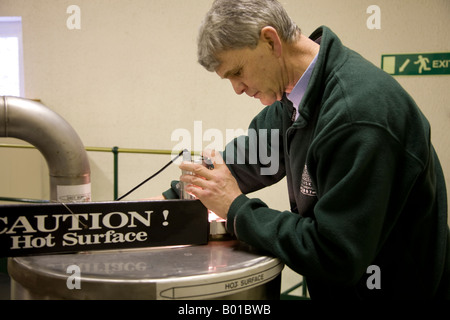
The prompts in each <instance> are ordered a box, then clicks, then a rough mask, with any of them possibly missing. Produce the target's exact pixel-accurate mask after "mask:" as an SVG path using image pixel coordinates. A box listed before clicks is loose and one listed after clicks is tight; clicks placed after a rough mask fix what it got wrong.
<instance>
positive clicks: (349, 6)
mask: <svg viewBox="0 0 450 320" xmlns="http://www.w3.org/2000/svg"><path fill="white" fill-rule="evenodd" d="M211 2H212V1H211V0H190V1H182V0H127V1H123V0H70V1H66V0H1V1H0V16H22V21H23V41H24V64H25V93H26V97H27V98H33V99H40V100H41V101H42V103H44V104H45V105H47V106H48V107H49V108H51V109H53V110H55V111H56V112H58V113H59V114H61V115H62V116H63V117H64V118H65V119H66V120H67V121H68V122H69V123H71V125H72V126H73V127H74V128H75V130H76V131H77V132H78V134H79V135H80V137H81V139H82V140H83V142H84V144H85V145H86V146H103V147H112V146H115V145H117V146H120V147H126V148H149V149H169V150H171V149H172V148H174V146H175V145H176V144H177V141H171V134H172V132H173V131H174V130H176V129H179V128H186V129H188V130H189V131H190V132H191V133H193V132H194V121H196V120H201V121H202V127H203V132H205V131H206V130H207V129H212V128H215V129H219V130H220V131H221V132H223V133H224V135H225V130H226V129H233V130H234V129H239V128H243V129H245V128H246V127H247V125H248V123H249V122H250V120H251V119H252V118H253V116H254V115H255V114H256V113H257V112H259V110H261V108H262V106H261V105H260V104H259V102H258V101H256V100H251V99H249V98H248V97H246V96H245V95H244V96H237V95H236V94H235V93H234V91H233V90H232V88H231V86H230V84H229V83H227V81H223V80H220V79H219V78H218V77H217V75H215V74H212V73H208V72H206V71H204V70H203V69H202V67H200V66H199V65H198V64H197V63H196V44H195V40H196V36H197V29H198V26H199V24H200V21H201V19H202V17H203V15H204V14H205V12H206V11H207V10H208V9H209V7H210V4H211ZM282 3H283V4H284V5H285V7H286V9H287V10H288V12H289V13H290V14H291V16H292V17H293V19H294V20H295V21H296V22H297V23H298V24H299V26H300V27H301V28H302V30H303V32H304V33H305V34H308V35H309V34H310V33H311V32H312V31H314V30H315V29H316V27H318V26H320V25H322V24H324V25H327V26H329V27H331V28H332V29H333V31H335V32H336V33H337V34H338V35H339V36H340V38H341V39H342V41H343V42H344V44H346V45H347V46H349V47H350V48H353V49H355V50H356V51H358V52H360V53H361V54H362V55H363V56H365V57H366V58H368V59H369V60H370V61H372V62H373V63H374V64H376V65H378V66H379V65H380V61H381V55H382V54H383V53H414V52H443V51H444V52H445V51H446V52H449V51H450V34H449V33H448V29H449V18H448V17H449V16H450V2H449V1H448V0H428V1H423V0H415V1H408V0H397V1H389V0H377V1H364V0H340V1H331V0H326V1H325V0H315V1H302V0H282ZM72 4H76V5H78V6H79V7H80V9H81V29H80V30H69V29H68V28H67V27H66V20H67V19H68V18H69V15H70V14H67V13H66V9H67V7H68V6H69V5H72ZM372 4H376V5H378V6H379V7H380V9H381V29H380V30H369V29H368V28H367V27H366V20H367V18H368V17H369V14H367V13H366V9H367V7H368V6H369V5H372ZM397 79H398V81H399V82H400V83H401V84H402V85H403V86H404V87H405V88H406V90H407V91H408V92H410V94H411V95H412V96H413V97H414V98H415V99H416V101H417V103H418V104H419V106H420V107H421V109H422V110H423V112H424V113H425V114H426V116H427V117H428V119H429V120H430V122H431V125H432V130H433V142H434V144H435V147H436V149H437V152H438V154H439V156H440V159H441V162H442V165H443V167H444V171H445V174H446V177H447V184H448V185H449V186H450V143H449V142H450V139H449V135H448V132H449V131H450V103H449V102H448V101H450V91H449V90H448V87H449V85H450V76H423V77H397ZM355 89H356V90H357V88H355ZM4 142H13V143H17V142H18V141H16V140H11V139H6V140H5V139H3V140H0V143H4ZM209 143H210V142H209V141H204V142H203V146H206V145H208V144H209ZM223 143H225V141H222V142H221V144H223ZM89 159H90V163H91V170H92V196H93V200H95V201H100V200H111V199H112V188H113V187H112V183H113V181H112V155H111V154H101V153H89ZM168 160H169V157H168V156H149V155H142V156H141V155H137V156H136V155H121V156H120V172H121V173H120V178H119V182H120V190H119V193H120V194H123V193H124V192H126V191H128V189H130V188H131V187H133V186H134V185H136V184H137V183H139V182H141V181H142V180H143V179H144V178H146V177H147V176H149V175H150V174H152V173H153V172H155V171H156V170H158V169H159V168H160V167H161V166H162V165H163V164H165V163H166V162H167V161H168ZM0 175H1V179H0V181H1V183H0V196H19V197H30V198H48V193H49V192H48V181H47V180H48V178H47V168H46V164H45V162H44V160H43V159H42V157H41V156H40V155H39V153H38V152H37V151H30V150H9V149H8V150H5V149H0ZM178 176H179V170H178V168H177V167H171V168H170V169H168V170H167V171H166V172H165V173H163V174H162V175H161V176H159V177H158V178H156V180H155V181H154V182H151V183H149V184H148V185H146V186H145V187H143V188H142V189H141V190H139V191H137V192H136V193H134V194H133V195H132V196H131V197H130V198H133V199H138V198H142V197H147V196H152V195H157V194H160V193H161V191H163V190H165V189H166V188H167V187H168V184H169V181H170V180H171V179H175V178H178ZM280 195H282V196H280ZM258 196H261V197H262V198H263V199H264V200H266V201H267V202H268V203H269V205H270V206H272V207H275V208H278V209H287V208H288V201H287V195H286V187H285V185H284V183H282V184H279V185H277V186H276V187H273V188H271V189H269V190H266V191H263V192H260V193H258Z"/></svg>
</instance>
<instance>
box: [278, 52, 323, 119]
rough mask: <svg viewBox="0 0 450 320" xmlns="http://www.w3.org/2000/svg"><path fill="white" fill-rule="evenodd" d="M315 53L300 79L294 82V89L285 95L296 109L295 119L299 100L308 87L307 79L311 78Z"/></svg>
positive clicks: (314, 63) (297, 114) (315, 59)
mask: <svg viewBox="0 0 450 320" xmlns="http://www.w3.org/2000/svg"><path fill="white" fill-rule="evenodd" d="M318 55H319V54H317V55H316V56H315V57H314V59H313V61H311V63H310V64H309V66H308V68H307V69H306V71H305V73H304V74H303V75H302V77H301V78H300V80H298V82H297V83H296V85H295V87H294V89H292V91H291V93H288V94H287V95H286V97H287V98H288V99H289V100H290V101H291V102H292V104H293V105H294V108H295V110H296V116H295V120H297V118H298V116H299V112H298V107H299V105H300V102H302V99H303V96H304V95H305V92H306V89H307V88H308V83H309V80H310V79H311V75H312V72H313V70H314V66H315V65H316V61H317V56H318Z"/></svg>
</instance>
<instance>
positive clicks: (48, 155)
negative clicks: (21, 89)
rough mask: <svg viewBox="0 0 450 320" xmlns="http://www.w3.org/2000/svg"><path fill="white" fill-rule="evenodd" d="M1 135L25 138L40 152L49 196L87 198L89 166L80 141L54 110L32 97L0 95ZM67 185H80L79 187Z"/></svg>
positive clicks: (68, 199) (66, 199) (66, 200)
mask: <svg viewBox="0 0 450 320" xmlns="http://www.w3.org/2000/svg"><path fill="white" fill-rule="evenodd" d="M0 137H11V138H18V139H21V140H24V141H27V142H29V143H30V144H32V145H33V146H35V147H36V148H37V149H38V150H39V151H40V152H41V153H42V155H43V156H44V158H45V160H46V161H47V165H48V168H49V175H50V200H56V201H58V200H61V201H64V202H72V201H86V200H88V201H89V200H90V199H86V198H87V197H88V196H89V198H90V167H89V161H88V157H87V154H86V151H85V149H84V146H83V143H82V142H81V140H80V138H79V136H78V135H77V133H76V132H75V130H74V129H73V128H72V127H71V126H70V125H69V123H67V122H66V121H65V120H64V119H63V118H62V117H61V116H59V115H58V114H57V113H55V112H54V111H52V110H50V109H48V108H47V107H45V106H44V105H42V104H41V103H38V102H35V101H32V100H27V99H22V98H17V97H0ZM70 186H81V188H80V189H81V190H82V191H81V192H79V191H77V190H76V189H77V188H76V187H75V188H70ZM73 190H75V191H74V192H75V193H74V192H73ZM58 193H60V194H61V195H60V196H59V197H58ZM88 193H89V195H88V196H86V194H88ZM78 195H79V196H78ZM64 197H65V198H64ZM77 197H78V198H77ZM58 198H60V199H58Z"/></svg>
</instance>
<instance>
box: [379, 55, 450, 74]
mask: <svg viewBox="0 0 450 320" xmlns="http://www.w3.org/2000/svg"><path fill="white" fill-rule="evenodd" d="M381 69H383V70H384V71H386V72H387V73H389V74H391V75H393V76H426V75H442V74H450V52H441V53H408V54H383V55H382V56H381Z"/></svg>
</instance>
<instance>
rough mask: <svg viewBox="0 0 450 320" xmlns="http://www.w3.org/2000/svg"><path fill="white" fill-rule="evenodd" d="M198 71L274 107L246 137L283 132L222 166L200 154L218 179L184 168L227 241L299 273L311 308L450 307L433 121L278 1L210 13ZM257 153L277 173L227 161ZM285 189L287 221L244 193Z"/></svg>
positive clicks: (218, 7) (228, 0)
mask: <svg viewBox="0 0 450 320" xmlns="http://www.w3.org/2000/svg"><path fill="white" fill-rule="evenodd" d="M198 59H199V62H200V64H202V65H203V66H204V67H205V68H206V69H207V70H209V71H214V72H216V73H217V74H218V75H219V76H220V77H221V78H223V79H228V80H229V81H230V82H231V84H232V86H233V88H234V90H235V92H236V93H237V94H242V93H246V94H247V95H249V96H250V97H254V98H257V99H259V100H260V101H261V102H262V103H263V104H264V105H267V106H268V107H266V108H264V109H263V111H262V112H261V113H259V114H258V115H257V116H256V117H255V118H254V119H253V121H252V122H251V124H250V129H252V130H254V132H256V133H258V132H262V130H265V132H270V131H272V130H276V132H278V133H279V134H278V135H277V136H278V141H277V143H273V142H272V141H271V139H268V136H270V135H269V134H265V135H264V136H263V135H257V139H249V137H245V136H244V137H239V138H237V139H235V140H233V141H231V142H230V143H229V144H228V145H227V146H226V148H225V150H224V152H223V159H226V163H223V162H222V161H221V160H222V156H221V155H220V154H218V153H217V154H216V153H215V152H214V151H212V152H206V151H205V154H204V155H206V156H208V157H211V158H212V160H213V162H214V165H215V166H214V169H213V170H208V169H207V168H205V167H203V166H201V165H199V164H191V163H182V164H181V165H180V168H181V169H182V170H186V171H191V172H193V175H183V176H182V177H181V181H183V182H185V183H186V184H187V187H186V191H188V192H189V193H191V194H193V195H195V196H196V197H197V198H199V199H200V200H201V201H202V202H203V203H204V205H205V206H206V207H208V208H209V209H210V210H212V211H214V212H215V213H216V214H218V215H219V216H221V217H223V218H224V219H226V220H227V230H228V231H229V232H230V233H232V234H234V235H235V236H236V237H237V239H239V240H241V241H244V242H246V243H249V244H251V245H253V246H255V247H257V248H260V249H264V250H266V251H269V252H270V253H272V254H273V255H275V256H276V257H279V258H280V259H281V260H282V261H283V262H284V263H286V264H287V265H288V266H289V267H291V268H292V269H293V270H295V271H297V272H298V273H300V274H302V275H303V276H304V277H305V278H306V279H307V283H308V288H309V290H310V294H311V297H312V298H313V299H314V298H325V299H343V298H348V299H374V298H383V299H408V298H429V299H449V298H450V236H449V228H448V225H447V202H446V198H447V195H446V189H445V181H444V177H443V172H442V169H441V166H440V164H439V159H438V157H437V155H436V153H435V151H434V148H433V146H432V144H431V142H430V125H429V123H428V121H427V120H426V118H425V117H424V115H423V114H422V113H421V112H420V110H419V109H418V107H417V106H416V104H415V102H414V101H413V100H412V98H411V97H410V96H409V95H408V94H407V93H406V92H405V91H404V89H402V88H401V86H400V85H399V84H398V83H397V82H396V81H395V80H394V79H393V78H392V77H391V76H390V75H388V74H386V73H385V72H384V71H382V70H380V69H379V68H377V67H375V66H374V65H373V64H371V63H370V62H368V61H367V60H365V59H364V58H362V57H361V56H360V55H359V54H357V53H356V52H354V51H352V50H350V49H348V48H347V47H345V46H343V45H342V43H341V41H340V40H339V38H338V37H337V36H336V35H335V34H334V33H333V32H332V31H331V30H330V29H328V28H327V27H324V26H323V27H320V28H319V29H317V30H316V31H314V32H313V34H312V35H311V36H310V37H309V38H308V37H306V36H305V35H303V34H302V33H301V31H300V29H299V28H298V27H297V26H296V24H295V23H294V22H293V21H292V20H291V19H290V18H289V16H288V14H287V13H286V11H285V10H284V9H283V7H282V6H281V5H280V4H279V3H278V2H277V1H276V0H216V1H214V3H213V5H212V8H211V10H210V11H209V12H208V13H207V15H206V17H205V19H204V21H203V24H202V26H201V28H200V34H199V38H198ZM258 148H266V149H267V150H266V154H267V152H268V151H270V153H272V154H276V155H278V161H279V165H278V170H277V171H276V172H275V173H273V174H270V175H264V174H261V170H260V169H261V168H262V167H264V166H265V164H264V163H263V162H262V161H256V163H252V162H250V161H241V162H239V163H238V162H236V161H229V159H230V157H229V156H228V155H230V154H231V155H233V157H238V156H240V157H244V159H247V160H248V159H249V158H251V157H252V158H255V157H254V155H253V154H250V152H255V150H258ZM252 150H253V151H252ZM242 162H244V163H242ZM284 177H286V178H287V183H288V193H289V200H290V210H289V211H277V210H273V209H271V208H269V207H268V206H267V205H266V204H265V203H264V202H263V201H261V200H260V199H254V198H249V197H248V196H247V195H246V194H248V193H251V192H253V191H256V190H259V189H261V188H264V187H267V186H270V185H272V184H274V183H276V182H278V181H280V180H281V179H283V178H284ZM164 196H165V197H166V198H174V197H176V193H175V190H173V189H169V190H168V191H167V192H165V193H164ZM372 272H378V274H377V277H375V278H374V277H372ZM374 279H375V280H374Z"/></svg>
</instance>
